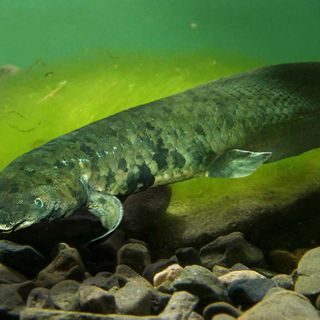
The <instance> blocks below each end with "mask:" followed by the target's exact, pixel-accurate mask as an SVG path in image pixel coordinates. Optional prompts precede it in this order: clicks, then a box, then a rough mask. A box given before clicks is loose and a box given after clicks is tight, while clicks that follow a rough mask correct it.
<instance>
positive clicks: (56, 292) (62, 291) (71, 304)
mask: <svg viewBox="0 0 320 320" xmlns="http://www.w3.org/2000/svg"><path fill="white" fill-rule="evenodd" d="M79 287H80V283H79V282H77V281H74V280H64V281H61V282H59V283H57V284H56V285H54V286H53V287H52V288H51V289H50V297H51V300H52V302H53V304H54V305H55V307H56V308H57V309H61V310H66V311H71V310H79V303H80V302H79Z"/></svg>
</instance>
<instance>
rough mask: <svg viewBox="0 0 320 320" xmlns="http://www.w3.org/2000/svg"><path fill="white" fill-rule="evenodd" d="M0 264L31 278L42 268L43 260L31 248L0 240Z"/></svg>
mask: <svg viewBox="0 0 320 320" xmlns="http://www.w3.org/2000/svg"><path fill="white" fill-rule="evenodd" d="M0 262H1V263H3V264H5V265H6V266H8V267H10V268H13V269H15V270H16V271H18V272H20V273H22V274H24V275H25V276H27V277H33V276H35V275H36V274H37V273H38V272H39V271H40V269H41V268H42V267H43V266H44V264H45V259H44V257H43V256H42V255H41V254H40V253H39V252H38V251H36V250H35V249H34V248H32V247H31V246H27V245H20V244H17V243H14V242H12V241H8V240H0Z"/></svg>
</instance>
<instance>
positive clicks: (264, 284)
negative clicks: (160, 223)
mask: <svg viewBox="0 0 320 320" xmlns="http://www.w3.org/2000/svg"><path fill="white" fill-rule="evenodd" d="M156 256H157V255H156V253H155V252H152V251H150V250H149V247H148V244H147V243H145V242H143V241H140V240H135V239H126V238H125V234H124V233H123V232H122V231H121V230H118V231H116V232H115V233H113V234H112V235H111V236H110V238H108V239H107V240H106V241H104V242H102V243H100V244H99V245H97V246H92V247H78V248H75V247H72V246H71V245H68V244H65V243H60V244H58V245H57V246H56V247H55V248H54V249H53V250H52V252H51V255H50V254H49V253H43V252H42V253H39V252H38V251H37V250H35V249H34V248H32V247H31V246H26V245H20V244H16V243H14V242H11V241H8V240H1V241H0V262H1V263H0V319H21V320H37V319H54V320H60V319H68V320H73V319H75V320H76V319H77V320H78V319H79V320H80V319H81V320H84V319H86V320H88V319H96V320H98V319H99V320H100V319H101V320H103V319H108V320H109V319H119V320H120V319H137V318H143V319H179V320H180V319H181V320H184V319H186V320H187V319H189V320H191V319H192V320H193V319H194V320H196V319H199V320H200V319H205V320H232V319H241V320H247V319H255V320H257V319H320V316H319V311H318V309H320V295H319V294H320V247H317V248H313V249H311V250H302V249H300V250H296V251H295V252H288V251H285V250H274V251H272V252H271V253H268V254H267V255H266V254H264V253H263V252H262V251H261V250H260V249H259V248H257V247H256V246H254V245H252V244H250V243H249V242H248V241H246V239H245V238H244V236H243V234H242V233H240V232H234V233H231V234H229V235H226V236H222V237H219V238H217V239H215V240H214V241H212V242H210V243H208V244H207V245H205V246H203V247H202V248H200V249H199V250H197V249H195V248H193V247H187V248H179V249H177V250H176V252H175V254H174V255H173V256H171V257H167V258H164V259H159V258H156V259H155V258H154V257H156Z"/></svg>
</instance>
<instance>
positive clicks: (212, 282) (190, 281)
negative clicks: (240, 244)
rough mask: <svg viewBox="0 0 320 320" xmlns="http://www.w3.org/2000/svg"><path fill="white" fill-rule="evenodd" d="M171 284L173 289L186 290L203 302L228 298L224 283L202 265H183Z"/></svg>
mask: <svg viewBox="0 0 320 320" xmlns="http://www.w3.org/2000/svg"><path fill="white" fill-rule="evenodd" d="M171 285H172V288H173V289H174V291H182V290H185V291H188V292H189V293H191V294H194V295H196V296H198V297H199V298H200V300H203V302H205V301H207V300H209V301H219V300H222V301H224V300H227V299H228V293H227V291H226V289H225V287H224V285H223V284H222V283H221V282H220V280H219V279H218V278H217V277H216V276H215V275H214V274H213V273H212V272H210V271H209V270H208V269H206V268H204V267H202V266H197V265H193V266H187V267H185V268H184V269H183V270H182V272H181V274H180V275H179V276H178V277H177V278H176V279H175V280H174V281H173V282H172V284H171Z"/></svg>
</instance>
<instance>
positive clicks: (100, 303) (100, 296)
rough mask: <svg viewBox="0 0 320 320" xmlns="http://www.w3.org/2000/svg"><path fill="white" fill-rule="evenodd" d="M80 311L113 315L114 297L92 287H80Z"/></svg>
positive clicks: (114, 309) (114, 308) (114, 307)
mask: <svg viewBox="0 0 320 320" xmlns="http://www.w3.org/2000/svg"><path fill="white" fill-rule="evenodd" d="M79 297H80V307H81V310H82V311H86V312H92V313H105V314H107V313H115V311H116V303H115V297H114V295H112V294H110V293H109V292H107V291H105V290H103V289H101V288H98V287H96V286H93V285H81V287H80V289H79Z"/></svg>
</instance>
